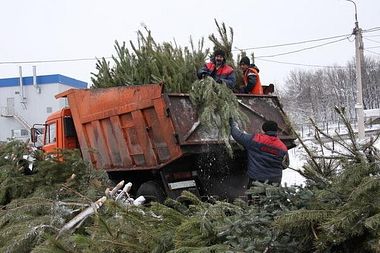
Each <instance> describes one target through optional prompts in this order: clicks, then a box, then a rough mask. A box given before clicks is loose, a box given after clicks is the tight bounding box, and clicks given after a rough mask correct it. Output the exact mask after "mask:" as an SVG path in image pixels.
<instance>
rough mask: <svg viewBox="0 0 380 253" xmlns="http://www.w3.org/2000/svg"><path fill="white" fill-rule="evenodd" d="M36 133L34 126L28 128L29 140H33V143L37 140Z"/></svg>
mask: <svg viewBox="0 0 380 253" xmlns="http://www.w3.org/2000/svg"><path fill="white" fill-rule="evenodd" d="M37 134H38V130H37V129H36V128H34V127H32V128H31V129H30V141H31V142H33V143H36V142H37Z"/></svg>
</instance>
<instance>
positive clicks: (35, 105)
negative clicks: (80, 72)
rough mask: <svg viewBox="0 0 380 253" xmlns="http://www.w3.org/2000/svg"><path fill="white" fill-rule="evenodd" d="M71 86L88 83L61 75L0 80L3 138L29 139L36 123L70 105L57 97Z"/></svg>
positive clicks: (0, 130) (3, 139)
mask: <svg viewBox="0 0 380 253" xmlns="http://www.w3.org/2000/svg"><path fill="white" fill-rule="evenodd" d="M70 88H87V83H85V82H82V81H79V80H76V79H73V78H70V77H67V76H63V75H58V74H57V75H43V76H28V77H16V78H4V79H0V112H1V117H0V141H7V140H8V139H10V138H15V139H21V140H26V139H28V138H29V136H30V128H31V127H32V126H33V124H35V123H40V124H42V123H44V122H45V120H46V118H47V116H48V115H49V114H50V113H52V112H54V111H57V110H59V109H61V108H62V107H64V106H66V105H67V102H66V100H65V99H55V97H54V96H55V95H56V94H57V93H60V92H63V91H65V90H67V89H70Z"/></svg>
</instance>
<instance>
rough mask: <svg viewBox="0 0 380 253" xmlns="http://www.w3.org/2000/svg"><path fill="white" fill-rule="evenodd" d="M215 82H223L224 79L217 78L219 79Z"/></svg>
mask: <svg viewBox="0 0 380 253" xmlns="http://www.w3.org/2000/svg"><path fill="white" fill-rule="evenodd" d="M215 82H217V83H223V81H222V79H220V78H217V79H216V80H215Z"/></svg>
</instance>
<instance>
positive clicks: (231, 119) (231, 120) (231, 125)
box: [228, 117, 237, 127]
mask: <svg viewBox="0 0 380 253" xmlns="http://www.w3.org/2000/svg"><path fill="white" fill-rule="evenodd" d="M228 123H229V124H230V127H237V123H236V122H235V121H234V119H233V118H232V117H230V118H229V119H228Z"/></svg>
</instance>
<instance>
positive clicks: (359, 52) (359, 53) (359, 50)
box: [346, 0, 365, 140]
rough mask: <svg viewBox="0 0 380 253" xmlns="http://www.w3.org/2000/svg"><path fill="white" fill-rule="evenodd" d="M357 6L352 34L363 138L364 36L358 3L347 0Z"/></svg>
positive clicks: (357, 106)
mask: <svg viewBox="0 0 380 253" xmlns="http://www.w3.org/2000/svg"><path fill="white" fill-rule="evenodd" d="M346 1H348V2H351V3H353V4H354V6H355V28H354V30H353V32H352V34H354V35H355V59H356V94H357V98H356V104H355V109H356V115H357V119H358V139H359V140H363V139H364V135H365V130H364V107H363V88H362V87H363V85H362V62H363V47H364V45H363V38H362V30H361V29H360V28H359V22H358V12H357V8H356V3H355V2H354V1H352V0H346Z"/></svg>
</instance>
